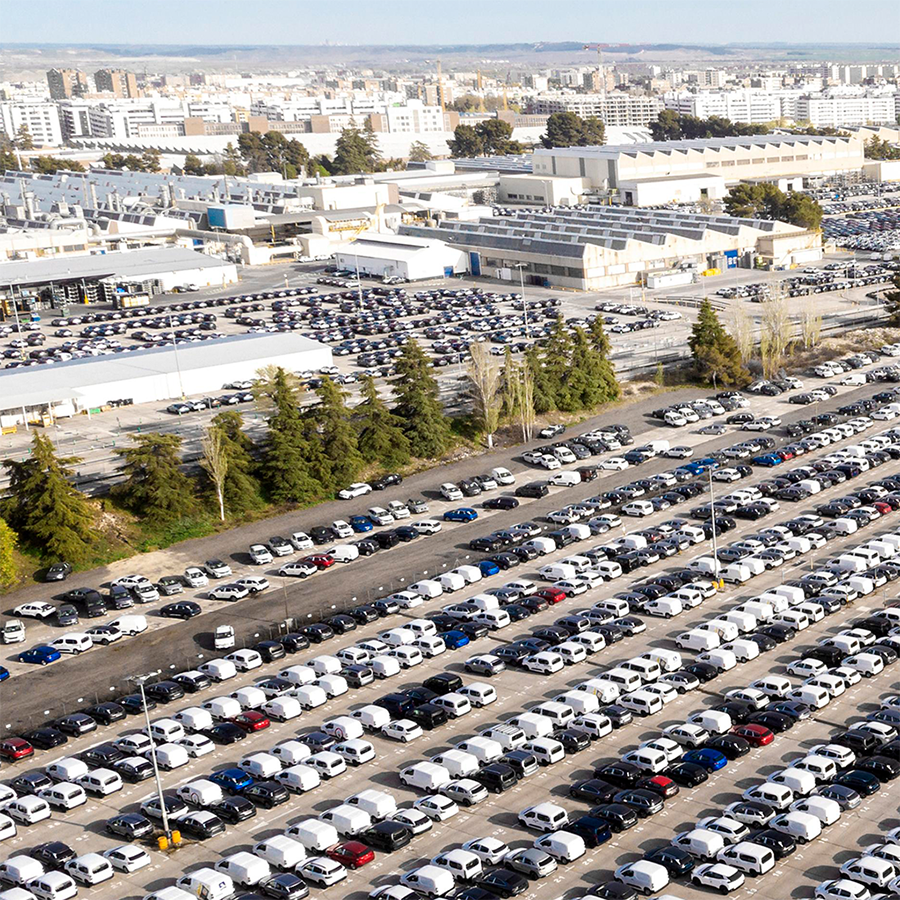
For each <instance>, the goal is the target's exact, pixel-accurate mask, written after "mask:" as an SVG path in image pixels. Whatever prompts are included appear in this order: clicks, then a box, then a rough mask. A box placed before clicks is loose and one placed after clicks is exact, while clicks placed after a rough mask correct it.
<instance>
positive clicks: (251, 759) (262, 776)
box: [238, 753, 281, 781]
mask: <svg viewBox="0 0 900 900" xmlns="http://www.w3.org/2000/svg"><path fill="white" fill-rule="evenodd" d="M238 768H240V769H241V770H243V771H244V772H246V773H247V774H248V775H252V776H253V777H254V778H255V779H256V780H257V781H265V780H266V779H267V778H272V777H273V776H274V775H276V774H277V773H278V772H280V771H281V760H280V759H279V758H278V757H277V756H273V755H272V754H271V753H251V754H250V756H245V757H244V758H243V759H242V760H241V761H240V762H239V763H238Z"/></svg>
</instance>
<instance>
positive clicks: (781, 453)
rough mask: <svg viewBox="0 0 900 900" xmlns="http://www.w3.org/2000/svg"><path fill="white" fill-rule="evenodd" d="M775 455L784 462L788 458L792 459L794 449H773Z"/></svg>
mask: <svg viewBox="0 0 900 900" xmlns="http://www.w3.org/2000/svg"><path fill="white" fill-rule="evenodd" d="M775 455H776V456H780V457H781V458H782V459H783V460H784V461H785V462H787V461H788V460H789V459H793V458H794V451H793V450H787V449H785V450H776V451H775Z"/></svg>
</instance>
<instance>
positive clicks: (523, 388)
mask: <svg viewBox="0 0 900 900" xmlns="http://www.w3.org/2000/svg"><path fill="white" fill-rule="evenodd" d="M504 375H505V378H506V388H507V392H508V397H509V407H510V413H511V417H512V418H513V419H514V420H515V421H516V422H517V423H518V425H519V428H521V430H522V440H523V441H530V440H531V439H532V437H533V436H534V423H535V419H536V418H537V416H536V415H535V412H534V380H533V379H532V375H531V371H530V369H529V368H528V365H527V363H525V362H522V361H520V360H512V359H510V360H509V362H508V364H507V366H506V371H505V373H504Z"/></svg>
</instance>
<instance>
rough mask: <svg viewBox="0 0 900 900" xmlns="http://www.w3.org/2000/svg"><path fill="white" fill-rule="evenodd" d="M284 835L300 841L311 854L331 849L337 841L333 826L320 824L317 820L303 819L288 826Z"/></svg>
mask: <svg viewBox="0 0 900 900" xmlns="http://www.w3.org/2000/svg"><path fill="white" fill-rule="evenodd" d="M284 833H285V834H286V835H287V836H288V837H292V838H294V839H295V840H298V841H300V843H301V844H303V846H304V847H306V849H307V850H310V851H312V852H313V853H321V852H322V851H323V850H327V849H328V848H329V847H333V846H334V845H335V844H336V843H337V842H338V841H339V840H340V837H339V836H338V833H337V829H336V828H335V827H334V825H329V824H328V823H327V822H322V821H320V820H319V819H304V820H303V821H302V822H295V823H294V824H293V825H289V826H288V827H287V828H286V829H285V831H284Z"/></svg>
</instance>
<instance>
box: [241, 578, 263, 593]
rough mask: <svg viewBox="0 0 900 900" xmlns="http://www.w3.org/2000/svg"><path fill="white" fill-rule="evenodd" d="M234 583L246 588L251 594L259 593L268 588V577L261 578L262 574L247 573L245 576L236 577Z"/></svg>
mask: <svg viewBox="0 0 900 900" xmlns="http://www.w3.org/2000/svg"><path fill="white" fill-rule="evenodd" d="M236 584H238V585H240V586H241V587H243V588H247V590H248V591H250V593H251V594H261V593H262V592H263V591H265V590H268V589H269V579H268V578H263V576H262V575H248V576H246V577H245V578H238V580H237V582H236Z"/></svg>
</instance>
